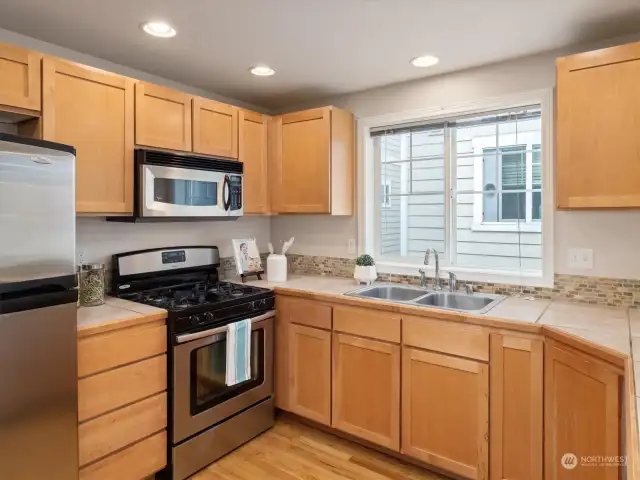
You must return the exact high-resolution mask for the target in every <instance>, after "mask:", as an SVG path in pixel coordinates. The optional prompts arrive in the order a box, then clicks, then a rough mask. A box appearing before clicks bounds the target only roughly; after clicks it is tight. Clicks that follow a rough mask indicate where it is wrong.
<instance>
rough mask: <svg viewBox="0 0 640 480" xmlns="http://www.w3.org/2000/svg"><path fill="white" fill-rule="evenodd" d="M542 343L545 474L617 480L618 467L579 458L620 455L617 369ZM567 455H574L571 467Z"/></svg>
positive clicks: (551, 479)
mask: <svg viewBox="0 0 640 480" xmlns="http://www.w3.org/2000/svg"><path fill="white" fill-rule="evenodd" d="M546 347H547V348H546V351H545V368H544V396H545V402H544V408H545V411H544V421H545V429H544V431H545V448H544V451H545V453H544V456H545V472H544V478H545V479H546V480H573V479H580V480H618V479H619V478H620V475H621V473H622V472H621V468H620V467H619V466H616V465H602V466H597V465H586V466H583V465H580V458H581V457H582V456H592V455H598V456H602V457H606V456H611V457H615V456H620V455H623V451H622V445H621V425H620V417H621V412H622V407H621V403H620V402H621V400H620V389H621V375H620V373H621V372H619V371H618V370H617V369H616V367H614V366H612V365H609V364H607V363H605V362H603V361H601V360H599V359H596V358H594V357H591V356H589V355H586V354H583V353H581V352H578V351H576V350H573V349H571V348H570V347H568V346H565V345H563V344H562V343H559V342H556V341H553V340H549V339H547V342H546ZM566 453H572V454H574V455H576V457H577V460H576V461H577V466H575V467H574V468H573V469H567V468H564V467H563V466H562V463H561V462H562V461H563V456H564V455H565V454H566ZM565 461H566V460H565Z"/></svg>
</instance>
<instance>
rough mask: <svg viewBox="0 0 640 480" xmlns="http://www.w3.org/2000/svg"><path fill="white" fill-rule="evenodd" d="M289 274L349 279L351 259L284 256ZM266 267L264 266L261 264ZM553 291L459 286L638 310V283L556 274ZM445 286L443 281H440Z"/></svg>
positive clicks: (412, 280) (408, 280)
mask: <svg viewBox="0 0 640 480" xmlns="http://www.w3.org/2000/svg"><path fill="white" fill-rule="evenodd" d="M287 257H288V259H289V271H290V272H292V273H297V274H301V275H325V276H334V277H343V278H351V277H353V270H354V267H355V263H356V261H355V259H353V258H338V257H320V256H311V255H295V254H290V255H287ZM265 265H266V262H265ZM554 277H555V278H554V286H553V288H546V287H522V286H519V285H509V284H504V283H490V282H466V281H464V282H461V283H464V284H470V285H473V287H474V290H475V291H477V292H484V293H494V294H498V295H517V294H524V295H528V296H532V297H535V298H543V299H564V300H569V301H572V302H578V303H586V304H591V305H604V306H609V307H640V280H632V279H621V278H605V277H588V276H583V275H565V274H556V275H555V276H554ZM378 281H383V282H392V283H405V284H410V285H418V284H419V283H420V277H419V276H417V275H415V276H412V275H394V274H388V273H379V274H378ZM442 283H443V285H445V286H446V285H447V284H448V281H447V279H444V278H443V279H442Z"/></svg>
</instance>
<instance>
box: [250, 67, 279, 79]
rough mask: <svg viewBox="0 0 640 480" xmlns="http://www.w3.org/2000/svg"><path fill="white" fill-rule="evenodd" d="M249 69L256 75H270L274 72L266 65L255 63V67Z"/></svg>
mask: <svg viewBox="0 0 640 480" xmlns="http://www.w3.org/2000/svg"><path fill="white" fill-rule="evenodd" d="M249 71H250V72H251V73H253V74H254V75H257V76H258V77H270V76H271V75H275V73H276V71H275V70H274V69H273V68H271V67H268V66H267V65H256V66H255V67H251V68H250V69H249Z"/></svg>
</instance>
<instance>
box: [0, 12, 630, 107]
mask: <svg viewBox="0 0 640 480" xmlns="http://www.w3.org/2000/svg"><path fill="white" fill-rule="evenodd" d="M151 19H163V20H166V21H168V22H170V23H171V24H172V25H173V26H174V27H175V28H176V29H177V30H178V35H177V36H176V37H175V38H172V39H168V40H167V39H157V38H152V37H149V36H148V35H146V34H144V33H142V31H141V30H140V29H139V25H140V23H141V22H143V21H147V20H151ZM0 27H3V28H6V29H7V30H12V31H15V32H18V33H22V34H24V35H28V36H31V37H35V38H38V39H40V40H44V41H47V42H51V43H54V44H58V45H60V46H63V47H67V48H70V49H73V50H77V51H80V52H83V53H87V54H90V55H93V56H96V57H100V58H103V59H106V60H110V61H112V62H116V63H119V64H122V65H126V66H129V67H132V68H136V69H138V70H143V71H146V72H149V73H153V74H156V75H159V76H162V77H165V78H167V79H171V80H175V81H178V82H182V83H184V84H187V85H191V86H193V87H198V88H202V89H206V90H208V91H211V92H215V93H218V94H221V95H225V96H228V97H232V98H237V99H239V100H243V101H245V102H249V103H253V104H256V105H261V106H263V107H265V108H268V109H274V110H277V109H279V108H281V107H285V106H288V105H292V104H295V103H298V102H301V101H305V102H307V101H309V100H312V99H313V98H320V97H325V96H330V95H337V94H342V93H348V92H353V91H357V90H363V89H367V88H371V87H375V86H380V85H386V84H390V83H395V82H401V81H405V80H410V79H415V78H419V77H422V76H426V75H435V74H439V73H443V72H448V71H453V70H459V69H463V68H467V67H472V66H477V65H482V64H486V63H491V62H495V61H500V60H505V59H508V58H512V57H517V56H522V55H527V54H532V53H536V52H541V51H545V50H551V49H555V48H559V47H562V46H566V45H570V44H575V43H581V42H584V41H591V40H600V39H604V38H610V37H615V36H618V35H623V34H627V33H636V32H638V31H639V30H640V0H108V1H97V0H1V1H0ZM422 54H433V55H436V56H438V57H440V60H441V61H440V64H439V65H437V66H436V67H432V68H429V69H417V68H415V67H412V66H411V65H410V64H409V60H410V59H411V58H413V57H415V56H418V55H422ZM256 63H266V64H268V65H270V66H271V67H273V68H274V69H275V70H276V72H277V73H276V75H275V76H273V77H268V78H257V77H254V76H252V75H251V74H249V72H248V68H249V66H251V65H254V64H256Z"/></svg>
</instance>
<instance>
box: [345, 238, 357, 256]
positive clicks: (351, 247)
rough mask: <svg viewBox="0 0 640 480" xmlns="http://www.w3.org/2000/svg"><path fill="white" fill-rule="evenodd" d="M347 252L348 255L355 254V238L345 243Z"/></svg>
mask: <svg viewBox="0 0 640 480" xmlns="http://www.w3.org/2000/svg"><path fill="white" fill-rule="evenodd" d="M347 251H348V252H349V253H356V239H355V238H350V239H349V240H348V241H347Z"/></svg>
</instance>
